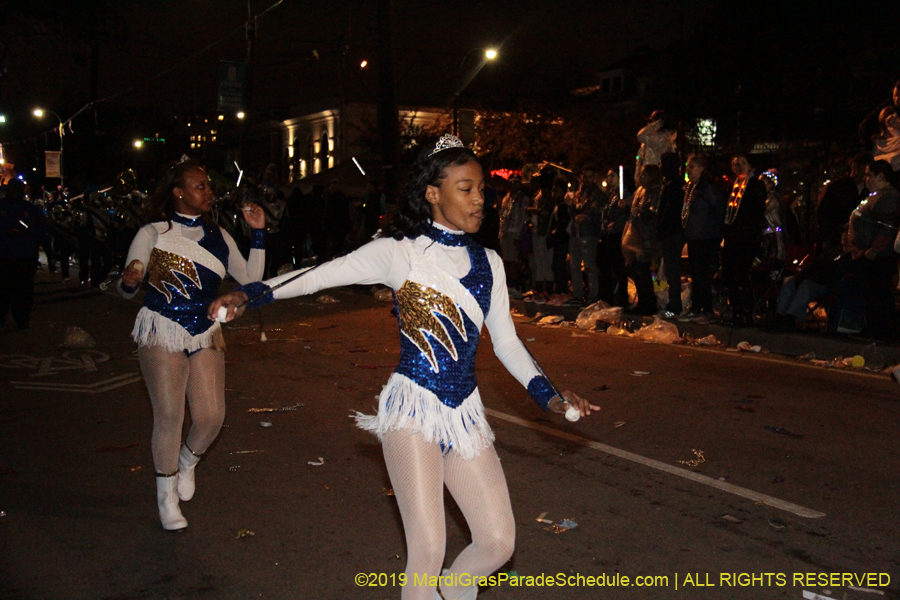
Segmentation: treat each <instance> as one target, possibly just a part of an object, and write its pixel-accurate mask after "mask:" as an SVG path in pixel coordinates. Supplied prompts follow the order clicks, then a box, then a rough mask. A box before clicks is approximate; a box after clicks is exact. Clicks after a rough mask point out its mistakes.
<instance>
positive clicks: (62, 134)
mask: <svg viewBox="0 0 900 600" xmlns="http://www.w3.org/2000/svg"><path fill="white" fill-rule="evenodd" d="M45 112H46V113H50V114H51V115H53V116H54V117H56V120H57V121H59V189H61V190H63V191H65V189H66V179H65V173H63V145H64V144H63V140H64V139H65V129H64V128H63V120H62V118H61V117H60V116H59V115H58V114H56V113H55V112H53V111H52V110H43V109H40V108H36V109H34V116H36V117H38V118H41V117H43V116H44V113H45Z"/></svg>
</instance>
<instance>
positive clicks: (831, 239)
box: [816, 153, 872, 252]
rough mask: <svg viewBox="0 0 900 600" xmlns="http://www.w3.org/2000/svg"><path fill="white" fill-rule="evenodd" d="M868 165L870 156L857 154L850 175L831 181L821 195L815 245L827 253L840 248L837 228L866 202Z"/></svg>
mask: <svg viewBox="0 0 900 600" xmlns="http://www.w3.org/2000/svg"><path fill="white" fill-rule="evenodd" d="M870 164H872V155H871V154H869V153H864V154H860V155H858V156H856V157H854V158H853V160H851V161H850V175H848V176H846V177H841V178H840V179H835V180H834V181H832V182H831V183H829V184H828V185H827V186H825V191H824V193H823V194H822V200H821V201H820V202H819V206H818V208H817V209H816V217H817V218H818V221H819V244H820V246H821V249H822V251H823V252H827V251H829V250H831V249H833V248H835V247H840V244H841V227H842V226H844V225H846V224H847V222H848V221H849V220H850V213H852V212H853V209H854V208H856V207H857V205H859V203H860V202H862V201H863V200H865V199H866V196H868V195H869V190H868V189H866V167H868V166H869V165H870Z"/></svg>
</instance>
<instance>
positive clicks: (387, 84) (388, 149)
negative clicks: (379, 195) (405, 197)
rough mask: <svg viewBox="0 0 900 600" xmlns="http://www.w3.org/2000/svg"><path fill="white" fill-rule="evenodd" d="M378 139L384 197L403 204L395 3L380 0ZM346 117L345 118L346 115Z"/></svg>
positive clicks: (378, 16) (389, 0) (378, 11)
mask: <svg viewBox="0 0 900 600" xmlns="http://www.w3.org/2000/svg"><path fill="white" fill-rule="evenodd" d="M376 18H377V23H378V139H379V142H380V146H381V163H382V169H383V170H384V193H385V196H386V197H387V198H388V201H389V202H397V201H398V200H399V187H400V185H399V181H398V177H399V173H398V172H397V171H398V170H399V166H400V110H399V109H398V107H397V90H396V87H395V84H394V0H378V9H377V17H376ZM342 116H343V115H342Z"/></svg>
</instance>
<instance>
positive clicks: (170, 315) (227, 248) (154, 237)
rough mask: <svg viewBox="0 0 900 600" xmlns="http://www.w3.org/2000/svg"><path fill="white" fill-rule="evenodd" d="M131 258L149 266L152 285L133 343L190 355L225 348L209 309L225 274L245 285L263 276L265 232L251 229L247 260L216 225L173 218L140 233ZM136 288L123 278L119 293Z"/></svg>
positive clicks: (127, 294)
mask: <svg viewBox="0 0 900 600" xmlns="http://www.w3.org/2000/svg"><path fill="white" fill-rule="evenodd" d="M133 260H139V261H141V263H142V264H143V265H145V267H146V270H147V273H146V275H147V278H148V279H147V281H148V283H149V284H150V287H149V288H148V290H147V293H146V295H145V296H144V306H143V307H142V308H141V310H140V312H138V315H137V319H136V320H135V323H134V330H133V331H132V332H131V335H132V337H133V338H134V341H136V342H137V343H138V345H139V346H148V345H149V346H163V347H165V348H166V350H168V351H170V352H182V351H184V352H186V353H188V354H190V353H193V352H196V351H198V350H202V349H203V348H210V347H212V348H217V349H220V350H221V349H224V342H223V340H222V334H221V325H220V324H219V323H218V322H215V321H210V320H209V318H208V317H207V316H206V310H207V308H208V307H209V305H210V304H212V301H213V300H215V299H216V296H217V294H218V291H219V284H220V283H221V282H222V279H223V278H224V277H225V274H226V273H230V274H231V275H232V276H233V277H234V278H235V280H237V282H238V283H241V284H247V283H250V282H252V281H259V280H260V279H261V278H262V275H263V268H264V267H265V230H262V229H254V230H252V235H251V250H250V256H249V260H244V257H243V256H242V255H241V253H240V251H239V250H238V247H237V244H236V243H235V241H234V239H233V238H232V237H231V236H230V235H229V234H228V232H227V231H224V230H223V229H222V228H220V227H219V226H218V225H216V224H215V223H210V222H208V221H205V220H204V219H203V218H202V217H196V218H192V217H187V216H184V215H180V214H174V215H172V220H171V221H157V222H153V223H149V224H147V225H145V226H144V227H142V228H141V229H140V230H138V232H137V235H136V236H135V238H134V241H133V242H132V243H131V247H130V249H129V250H128V258H127V260H126V263H125V264H126V265H129V264H131V261H133ZM138 287H139V286H138ZM138 287H135V288H127V287H125V286H123V285H122V280H121V279H120V280H119V284H118V289H119V293H120V294H121V295H122V296H124V297H126V298H130V297H132V296H134V295H135V294H136V293H137V291H138Z"/></svg>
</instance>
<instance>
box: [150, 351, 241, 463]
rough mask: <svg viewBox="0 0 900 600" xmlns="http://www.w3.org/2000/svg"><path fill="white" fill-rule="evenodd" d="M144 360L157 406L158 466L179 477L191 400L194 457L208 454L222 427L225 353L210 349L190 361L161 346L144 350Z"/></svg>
mask: <svg viewBox="0 0 900 600" xmlns="http://www.w3.org/2000/svg"><path fill="white" fill-rule="evenodd" d="M138 357H139V359H140V363H141V372H142V373H143V375H144V381H146V382H147V390H148V391H149V392H150V402H151V404H152V405H153V437H152V438H151V443H150V447H151V450H152V452H153V465H154V467H155V468H156V472H157V473H174V472H175V471H177V470H178V452H179V450H180V449H181V429H182V425H183V423H184V398H185V396H187V400H188V403H189V404H190V407H191V430H190V431H189V432H188V436H187V440H186V443H187V445H188V447H189V448H190V449H191V450H192V451H193V452H194V454H198V455H199V454H203V453H204V452H206V449H207V448H209V446H210V445H211V444H212V443H213V440H215V439H216V436H217V435H219V430H220V429H221V428H222V423H223V422H224V420H225V353H224V352H222V351H220V350H214V349H212V348H206V349H203V350H200V351H199V352H195V353H194V354H192V355H191V356H189V357H188V356H186V355H185V354H184V352H169V351H167V350H166V349H165V348H163V347H161V346H142V347H141V348H140V350H138Z"/></svg>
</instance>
